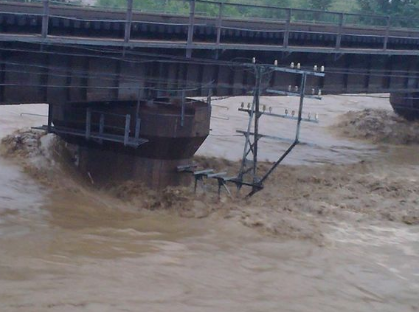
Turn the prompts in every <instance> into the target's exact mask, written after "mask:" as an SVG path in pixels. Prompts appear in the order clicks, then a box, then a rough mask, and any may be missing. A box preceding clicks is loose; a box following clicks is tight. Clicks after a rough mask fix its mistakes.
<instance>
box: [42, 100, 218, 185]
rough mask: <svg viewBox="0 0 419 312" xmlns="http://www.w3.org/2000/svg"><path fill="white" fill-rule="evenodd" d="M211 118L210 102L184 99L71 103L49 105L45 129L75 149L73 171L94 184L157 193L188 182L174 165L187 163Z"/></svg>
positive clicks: (199, 142) (196, 148)
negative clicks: (136, 185) (126, 184)
mask: <svg viewBox="0 0 419 312" xmlns="http://www.w3.org/2000/svg"><path fill="white" fill-rule="evenodd" d="M210 116H211V107H210V105H209V104H207V103H206V102H203V101H198V100H192V99H188V98H184V99H183V100H182V99H181V98H155V99H149V100H140V101H110V102H75V103H74V102H73V103H67V104H65V105H60V106H58V107H54V110H53V114H52V118H51V121H52V124H51V127H50V131H51V132H53V133H55V134H57V135H58V136H60V137H61V138H62V139H64V140H65V141H66V142H68V143H71V144H72V145H73V146H76V147H77V159H78V160H77V163H78V168H79V169H80V171H81V172H82V173H84V174H86V175H88V176H89V178H90V179H92V181H93V182H94V183H95V184H98V185H109V184H115V183H116V184H117V183H120V182H123V181H127V180H132V181H136V182H141V183H143V184H144V185H146V186H149V187H151V188H153V189H160V188H164V187H166V186H173V185H181V184H185V183H187V182H188V176H187V175H184V174H180V173H178V172H177V167H178V166H182V165H187V164H191V158H192V157H193V155H194V154H195V152H196V151H197V150H198V148H199V147H200V146H201V144H202V143H203V142H204V140H205V139H206V137H207V136H208V134H209V126H210Z"/></svg>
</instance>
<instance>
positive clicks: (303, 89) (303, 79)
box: [295, 73, 307, 143]
mask: <svg viewBox="0 0 419 312" xmlns="http://www.w3.org/2000/svg"><path fill="white" fill-rule="evenodd" d="M306 82H307V74H306V73H303V75H302V76H301V85H300V106H299V107H298V120H297V131H296V134H295V143H299V140H300V128H301V119H302V115H303V105H304V95H305V92H306Z"/></svg>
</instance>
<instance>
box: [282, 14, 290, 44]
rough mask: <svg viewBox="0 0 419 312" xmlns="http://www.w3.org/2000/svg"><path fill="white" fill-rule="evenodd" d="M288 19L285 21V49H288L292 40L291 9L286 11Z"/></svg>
mask: <svg viewBox="0 0 419 312" xmlns="http://www.w3.org/2000/svg"><path fill="white" fill-rule="evenodd" d="M286 12H287V17H286V21H285V33H284V43H283V46H284V48H288V41H289V38H290V28H291V27H290V26H291V9H286Z"/></svg>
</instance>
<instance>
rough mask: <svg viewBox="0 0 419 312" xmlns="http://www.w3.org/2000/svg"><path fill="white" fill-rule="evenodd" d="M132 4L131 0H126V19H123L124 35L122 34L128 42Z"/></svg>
mask: <svg viewBox="0 0 419 312" xmlns="http://www.w3.org/2000/svg"><path fill="white" fill-rule="evenodd" d="M132 5H133V0H127V14H126V19H125V35H124V42H125V43H128V42H129V40H130V38H131V24H132Z"/></svg>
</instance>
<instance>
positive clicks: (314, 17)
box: [3, 0, 419, 57]
mask: <svg viewBox="0 0 419 312" xmlns="http://www.w3.org/2000/svg"><path fill="white" fill-rule="evenodd" d="M136 1H139V0H136ZM3 2H17V1H16V0H15V1H3ZM18 2H19V1H18ZM20 2H30V3H38V4H41V2H42V14H41V13H40V14H34V13H30V14H29V13H28V14H29V15H34V16H35V15H41V16H42V33H41V34H42V38H46V37H47V36H48V28H49V21H50V19H51V18H54V17H55V18H65V19H75V20H78V21H90V20H88V19H78V18H76V17H71V16H70V17H68V16H57V15H51V14H50V7H51V5H54V7H55V6H56V5H63V6H70V7H83V8H85V9H100V10H103V9H104V8H103V7H97V6H81V5H76V4H71V3H66V2H60V1H55V0H35V1H20ZM170 3H181V4H182V5H181V6H180V7H177V10H175V11H173V10H172V11H173V12H169V11H170V10H169V9H168V6H169V5H170ZM134 4H138V3H134V0H126V6H123V7H116V8H112V10H110V9H109V8H105V11H108V12H109V11H114V10H119V11H120V12H121V10H122V11H123V12H125V18H124V19H119V20H113V19H106V20H103V21H106V22H110V23H112V22H113V23H123V24H124V38H123V40H124V43H129V42H130V40H131V30H132V25H133V23H135V22H141V21H137V20H133V16H134V14H136V13H142V12H146V10H138V9H136V6H134ZM163 4H165V5H163ZM147 12H150V11H147ZM153 13H171V14H180V15H182V16H184V17H186V16H187V15H188V16H189V19H188V22H187V24H186V23H185V24H182V26H184V27H187V29H188V30H187V38H186V51H187V53H186V55H187V56H188V57H190V56H191V51H192V49H193V44H194V30H195V27H199V26H203V25H202V24H198V23H197V22H196V19H197V18H200V19H201V20H202V18H210V19H211V23H209V24H205V26H211V27H215V28H216V36H215V42H214V43H215V45H216V46H219V45H220V44H221V43H222V34H223V30H225V31H227V30H237V28H234V27H232V26H229V25H228V24H229V22H231V21H232V20H233V21H234V20H238V19H239V20H250V21H260V22H266V23H268V24H267V25H269V23H279V24H280V25H281V27H280V28H279V29H278V28H275V27H274V28H272V27H271V28H269V29H258V28H249V29H241V30H246V31H249V32H272V33H282V34H283V35H282V38H283V39H282V40H283V41H282V45H283V47H284V48H287V47H288V45H289V38H290V33H292V32H295V31H296V30H295V29H292V26H293V25H298V23H304V24H316V25H327V26H332V28H331V29H332V30H331V32H329V34H330V33H331V34H333V35H335V49H340V48H341V42H342V37H343V36H344V35H353V34H351V33H346V32H345V28H346V27H352V28H353V27H357V28H362V27H364V28H368V29H374V30H378V32H379V34H378V35H374V36H377V37H381V38H382V49H383V50H386V49H387V46H388V42H389V38H390V32H391V31H392V30H409V31H419V29H418V28H417V27H419V19H418V20H417V19H409V20H408V21H406V19H401V18H394V17H390V16H380V15H369V14H357V13H343V12H330V11H319V10H308V9H299V8H283V7H277V6H267V5H254V4H244V3H230V2H229V3H226V2H222V1H211V0H171V1H167V0H166V1H162V6H161V8H160V9H159V10H158V11H153ZM16 14H21V13H18V12H16ZM92 21H96V20H92ZM150 23H154V22H150ZM156 24H165V23H159V22H156ZM176 25H180V24H176ZM416 25H417V26H416ZM360 26H362V27H360ZM356 35H357V36H363V35H362V34H356ZM418 37H419V36H418Z"/></svg>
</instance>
